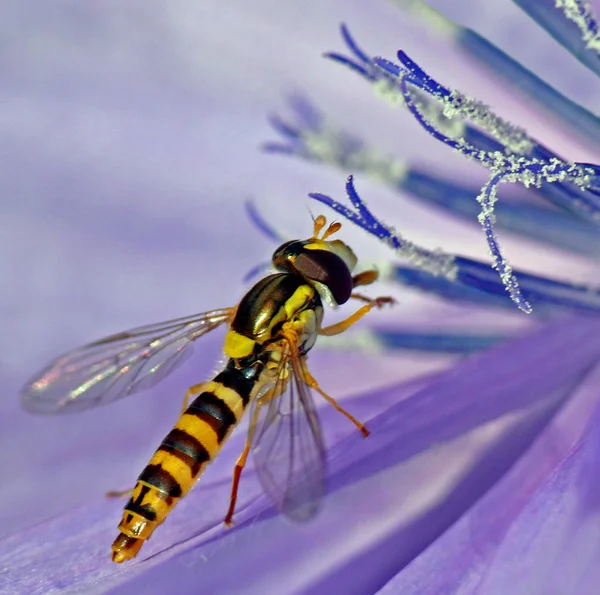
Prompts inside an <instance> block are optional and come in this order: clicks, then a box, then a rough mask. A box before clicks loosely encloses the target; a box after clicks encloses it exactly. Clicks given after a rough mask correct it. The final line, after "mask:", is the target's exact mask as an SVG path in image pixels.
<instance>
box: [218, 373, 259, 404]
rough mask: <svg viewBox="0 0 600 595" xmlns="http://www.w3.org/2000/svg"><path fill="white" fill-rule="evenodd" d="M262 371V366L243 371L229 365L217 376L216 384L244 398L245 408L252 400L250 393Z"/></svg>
mask: <svg viewBox="0 0 600 595" xmlns="http://www.w3.org/2000/svg"><path fill="white" fill-rule="evenodd" d="M260 369H262V365H258V364H255V366H253V367H252V368H249V369H244V370H243V371H242V370H240V369H237V368H234V367H233V366H231V367H230V365H228V366H227V367H226V368H225V369H224V370H223V371H222V372H220V373H219V374H217V376H216V377H215V382H219V383H220V384H222V385H223V386H224V387H225V388H230V389H231V390H233V391H235V392H236V393H237V394H238V395H239V396H240V397H241V398H242V401H243V403H244V407H245V406H246V405H247V404H248V401H249V400H250V392H251V391H252V388H253V387H254V385H255V384H256V380H257V379H258V372H259V371H260Z"/></svg>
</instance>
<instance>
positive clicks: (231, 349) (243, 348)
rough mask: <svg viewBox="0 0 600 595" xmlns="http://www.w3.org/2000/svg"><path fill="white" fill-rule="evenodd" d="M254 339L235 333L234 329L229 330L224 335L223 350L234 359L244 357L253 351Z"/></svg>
mask: <svg viewBox="0 0 600 595" xmlns="http://www.w3.org/2000/svg"><path fill="white" fill-rule="evenodd" d="M255 343H256V342H255V341H254V340H253V339H249V338H248V337H245V336H244V335H240V334H239V333H236V332H235V331H234V330H229V332H228V333H227V335H226V336H225V346H224V347H223V350H224V351H225V353H226V354H227V355H228V356H229V357H233V358H235V359H238V358H241V357H246V356H247V355H250V354H251V353H252V352H253V351H254V345H255Z"/></svg>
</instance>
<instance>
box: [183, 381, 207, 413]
mask: <svg viewBox="0 0 600 595" xmlns="http://www.w3.org/2000/svg"><path fill="white" fill-rule="evenodd" d="M206 384H207V383H206V382H203V383H201V384H194V386H190V388H188V389H187V391H186V393H185V396H184V397H183V407H182V408H181V415H183V414H184V413H185V412H186V409H187V408H188V405H189V404H190V399H191V398H192V397H197V396H198V395H199V394H200V393H201V392H202V391H203V390H204V387H205V386H206ZM180 417H181V416H180Z"/></svg>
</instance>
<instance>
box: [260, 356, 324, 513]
mask: <svg viewBox="0 0 600 595" xmlns="http://www.w3.org/2000/svg"><path fill="white" fill-rule="evenodd" d="M303 366H304V362H303V360H302V359H301V357H300V356H298V357H294V356H290V355H285V356H284V357H283V359H282V364H281V366H280V367H279V371H278V374H277V378H279V380H278V381H277V383H276V384H275V385H274V386H272V387H271V389H270V390H269V391H267V392H266V393H263V394H262V395H260V396H259V397H258V398H257V399H255V400H254V402H253V411H252V416H251V422H250V423H251V424H252V427H251V429H250V432H251V438H252V445H253V457H254V463H255V468H256V471H257V474H258V477H259V479H260V482H261V484H262V486H263V488H264V489H265V491H266V492H267V493H268V494H269V496H270V497H271V499H272V500H273V502H274V503H275V504H276V506H277V507H278V508H279V510H281V512H283V513H284V514H285V515H286V516H288V517H290V518H292V519H294V520H297V521H304V520H307V519H309V518H311V517H312V516H313V515H314V514H315V513H316V511H317V509H318V507H319V503H320V501H321V499H322V497H323V493H324V491H325V467H326V457H325V449H324V446H323V440H322V438H321V431H320V425H319V419H318V417H317V414H316V412H315V408H314V404H313V400H312V396H311V390H310V388H309V387H308V386H307V384H306V383H305V382H304V380H303V377H304V376H303V373H302V371H303V369H304V368H303Z"/></svg>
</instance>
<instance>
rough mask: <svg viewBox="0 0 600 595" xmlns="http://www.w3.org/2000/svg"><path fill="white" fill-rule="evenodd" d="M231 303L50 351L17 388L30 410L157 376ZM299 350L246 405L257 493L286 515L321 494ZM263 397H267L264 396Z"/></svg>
mask: <svg viewBox="0 0 600 595" xmlns="http://www.w3.org/2000/svg"><path fill="white" fill-rule="evenodd" d="M234 313H235V308H223V309H219V310H211V311H210V312H204V313H202V314H196V315H193V316H188V317H185V318H178V319H175V320H170V321H168V322H164V323H158V324H151V325H147V326H142V327H138V328H135V329H132V330H130V331H126V332H123V333H118V334H116V335H111V336H110V337H106V338H104V339H100V340H99V341H95V342H93V343H90V344H88V345H85V346H84V347H81V348H79V349H75V350H73V351H69V352H68V353H66V354H64V355H62V356H60V357H58V358H57V359H56V360H54V361H53V362H52V363H50V365H49V366H48V367H47V368H45V369H44V370H42V371H41V372H40V373H39V374H37V375H36V376H35V377H34V378H32V379H31V380H30V381H29V382H28V383H27V385H26V386H25V387H24V388H23V391H22V393H21V398H22V402H23V405H24V407H25V408H26V409H28V410H29V411H32V412H35V413H67V412H72V411H82V410H85V409H90V408H93V407H96V406H98V405H103V404H105V403H110V402H112V401H116V400H117V399H121V398H123V397H126V396H127V395H130V394H133V393H136V392H139V391H141V390H144V389H146V388H149V387H151V386H154V385H155V384H157V383H158V382H160V381H161V380H162V379H163V378H165V376H167V375H168V374H170V373H171V372H172V371H173V370H175V368H177V367H178V366H179V365H181V364H182V363H183V362H184V361H185V360H186V359H187V358H188V357H189V356H190V355H191V353H192V349H193V347H192V345H193V343H194V341H196V339H198V338H200V337H202V336H203V335H206V334H207V333H208V332H210V331H212V330H214V329H215V328H217V327H219V326H220V325H222V324H224V323H226V322H230V321H231V320H232V318H233V315H234ZM304 365H305V364H304V361H303V358H302V356H300V355H298V354H293V353H283V354H282V359H281V364H280V369H279V370H277V373H276V375H275V376H276V378H278V379H279V380H278V381H277V382H276V383H275V384H274V385H273V386H272V387H265V388H270V390H269V391H262V393H261V398H257V399H255V400H254V402H253V403H252V409H251V420H250V429H249V432H250V437H251V440H252V452H253V457H254V462H255V468H256V471H257V474H258V477H259V478H260V481H261V483H262V485H263V487H264V489H265V491H266V492H267V493H268V494H269V495H270V497H271V498H272V500H273V502H274V503H275V504H276V505H277V507H278V508H279V509H280V510H281V511H282V512H283V513H284V514H286V515H287V516H289V517H291V518H293V519H296V520H305V519H308V518H310V517H311V516H313V515H314V513H315V512H316V510H317V507H318V504H319V501H320V500H321V498H322V495H323V492H324V477H325V452H324V447H323V441H322V438H321V432H320V427H319V422H318V418H317V415H316V413H315V409H314V404H313V400H312V395H311V391H310V388H309V387H308V386H307V384H306V383H305V382H304V380H303V378H304V375H303V373H302V372H303V370H304V367H303V366H304ZM265 393H266V394H267V395H270V397H268V396H265Z"/></svg>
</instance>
